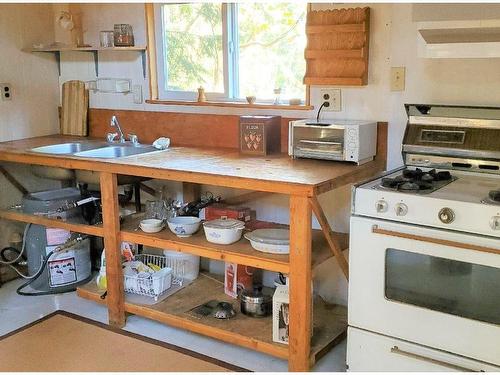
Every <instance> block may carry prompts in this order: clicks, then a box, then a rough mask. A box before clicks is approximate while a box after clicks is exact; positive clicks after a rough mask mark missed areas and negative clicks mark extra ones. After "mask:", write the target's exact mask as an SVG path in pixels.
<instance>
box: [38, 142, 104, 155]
mask: <svg viewBox="0 0 500 375" xmlns="http://www.w3.org/2000/svg"><path fill="white" fill-rule="evenodd" d="M104 145H105V143H99V142H94V143H92V142H74V143H59V144H56V145H49V146H41V147H35V148H32V149H31V151H33V152H39V153H42V154H58V155H69V154H75V153H77V152H82V151H86V150H93V149H97V148H100V147H103V146H104Z"/></svg>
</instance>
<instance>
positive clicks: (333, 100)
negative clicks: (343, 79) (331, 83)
mask: <svg viewBox="0 0 500 375" xmlns="http://www.w3.org/2000/svg"><path fill="white" fill-rule="evenodd" d="M320 94H321V104H323V103H324V102H328V104H330V105H329V106H328V107H326V106H325V107H323V111H332V112H340V111H342V92H341V91H340V89H321V90H320Z"/></svg>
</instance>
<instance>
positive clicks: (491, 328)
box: [347, 105, 500, 371]
mask: <svg viewBox="0 0 500 375" xmlns="http://www.w3.org/2000/svg"><path fill="white" fill-rule="evenodd" d="M406 110H407V113H408V125H407V129H406V133H405V137H404V140H403V147H402V149H403V157H404V161H405V164H406V166H405V167H403V168H400V169H398V170H395V171H391V172H389V173H387V174H385V175H383V176H380V177H379V178H376V179H374V180H372V181H368V182H366V183H363V184H360V185H358V186H356V187H355V189H354V190H353V202H352V203H353V205H352V217H351V243H350V254H349V264H350V280H349V318H348V319H349V330H348V352H347V362H348V366H349V370H351V371H394V370H396V371H434V370H436V371H450V370H454V371H500V287H499V286H500V108H481V107H457V106H431V105H407V106H406Z"/></svg>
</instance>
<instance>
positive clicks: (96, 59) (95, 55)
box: [92, 50, 99, 77]
mask: <svg viewBox="0 0 500 375" xmlns="http://www.w3.org/2000/svg"><path fill="white" fill-rule="evenodd" d="M92 54H93V55H94V66H95V76H96V77H99V51H97V50H93V51H92Z"/></svg>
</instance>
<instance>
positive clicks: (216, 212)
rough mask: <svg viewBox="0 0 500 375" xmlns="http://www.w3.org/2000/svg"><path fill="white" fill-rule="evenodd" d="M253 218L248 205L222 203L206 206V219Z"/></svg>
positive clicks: (244, 219)
mask: <svg viewBox="0 0 500 375" xmlns="http://www.w3.org/2000/svg"><path fill="white" fill-rule="evenodd" d="M251 218H252V212H251V210H250V208H248V207H240V206H228V205H225V204H221V203H218V204H212V205H210V206H207V207H205V220H215V219H236V220H241V221H249V220H250V219H251Z"/></svg>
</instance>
